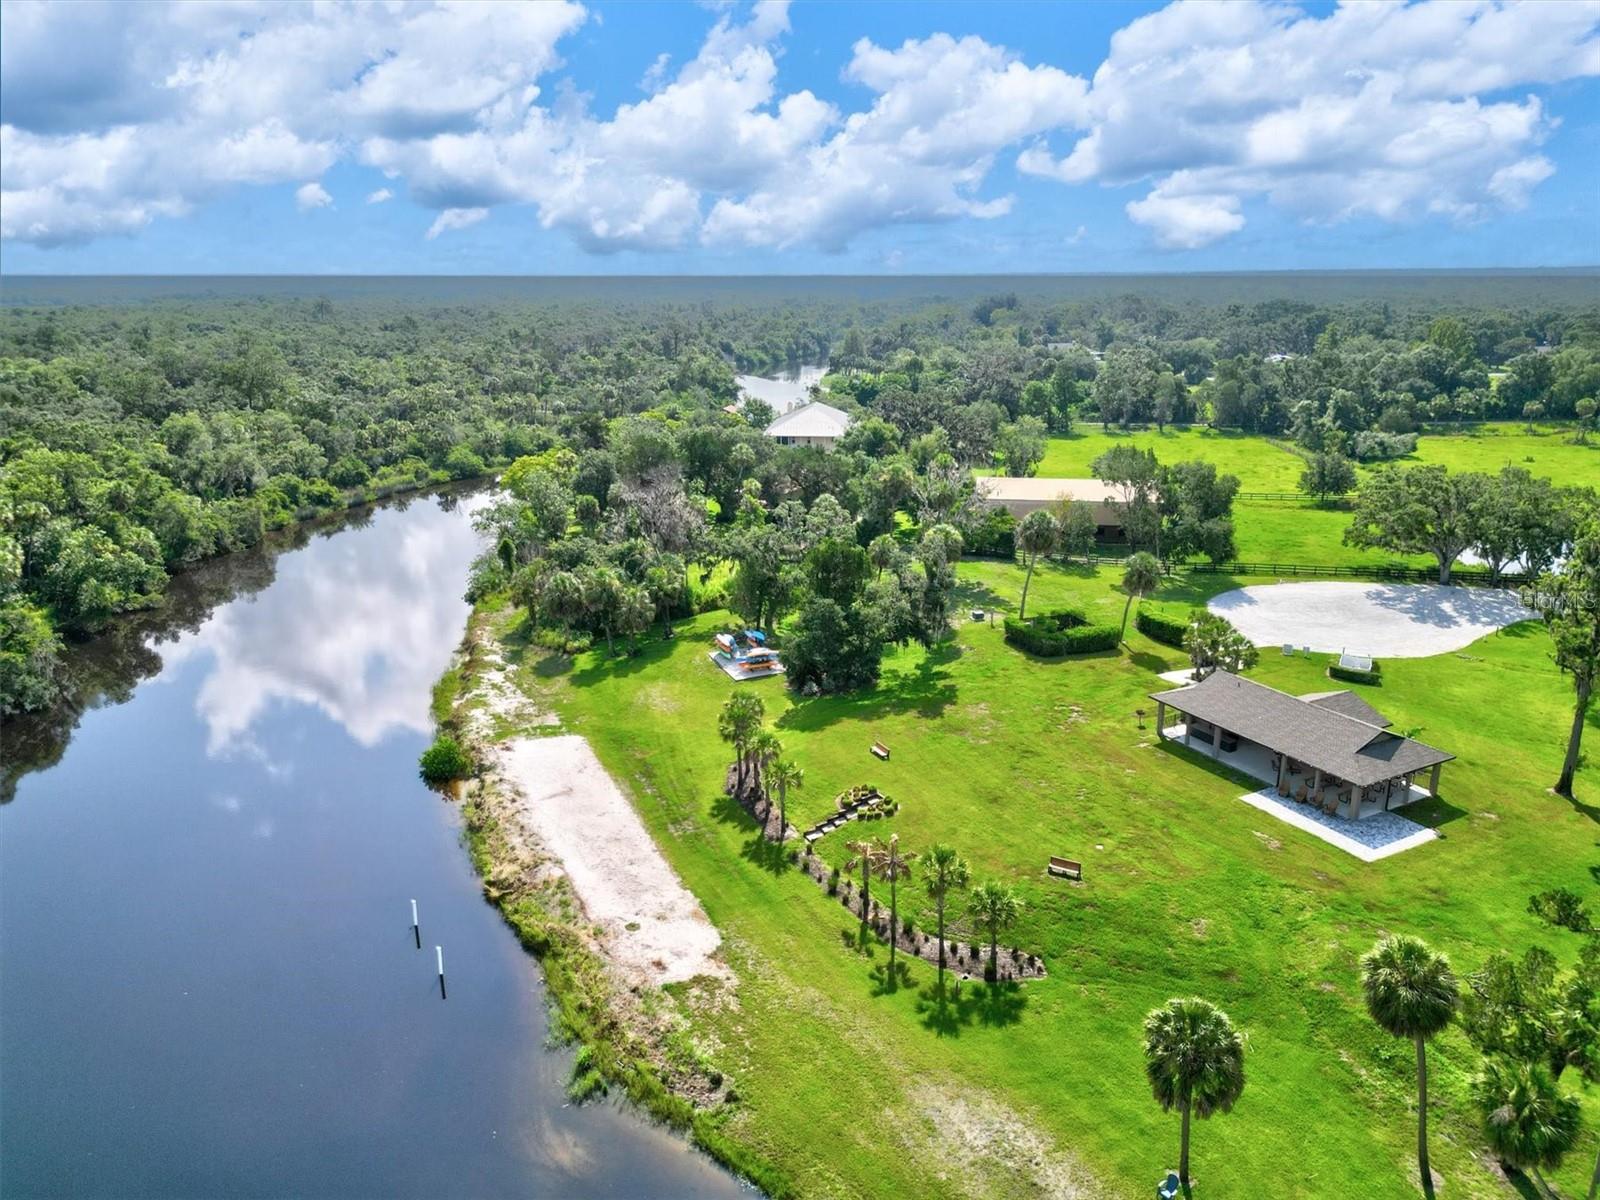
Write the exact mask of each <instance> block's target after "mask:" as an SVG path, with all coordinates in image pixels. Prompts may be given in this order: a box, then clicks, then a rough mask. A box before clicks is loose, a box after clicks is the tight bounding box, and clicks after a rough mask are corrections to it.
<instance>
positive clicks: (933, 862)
mask: <svg viewBox="0 0 1600 1200" xmlns="http://www.w3.org/2000/svg"><path fill="white" fill-rule="evenodd" d="M971 881H972V870H971V868H969V867H968V866H967V860H966V859H964V858H962V857H961V855H959V854H957V853H956V852H955V848H954V847H952V846H946V845H944V844H943V843H942V842H941V843H939V844H938V845H935V846H931V847H929V849H928V852H927V853H926V854H924V855H923V856H922V886H923V887H924V888H926V889H927V892H928V898H929V899H930V900H932V901H933V908H934V912H935V913H936V914H937V915H938V920H939V992H940V994H941V995H942V994H943V993H944V906H945V901H946V900H948V899H949V897H950V893H951V892H964V891H966V890H967V884H968V883H970V882H971Z"/></svg>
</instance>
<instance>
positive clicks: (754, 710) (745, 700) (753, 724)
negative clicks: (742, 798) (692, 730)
mask: <svg viewBox="0 0 1600 1200" xmlns="http://www.w3.org/2000/svg"><path fill="white" fill-rule="evenodd" d="M766 715H767V708H766V705H764V704H762V703H761V698H760V697H759V696H757V695H755V694H753V693H751V692H735V693H734V694H733V695H731V696H729V697H728V699H727V700H726V701H725V702H724V703H723V705H722V711H720V712H719V713H718V714H717V736H718V737H720V738H721V739H722V740H723V741H725V742H728V743H730V744H731V745H732V746H733V752H734V756H735V761H736V762H738V764H739V789H740V791H743V790H744V768H745V752H746V747H748V746H749V744H750V739H751V738H752V737H754V736H755V733H756V730H758V729H760V728H761V722H762V721H763V720H764V719H765V718H766Z"/></svg>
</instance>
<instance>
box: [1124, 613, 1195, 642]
mask: <svg viewBox="0 0 1600 1200" xmlns="http://www.w3.org/2000/svg"><path fill="white" fill-rule="evenodd" d="M1133 624H1134V627H1135V628H1136V629H1138V631H1139V632H1140V633H1142V634H1144V635H1145V637H1147V638H1149V639H1150V640H1152V641H1156V642H1160V643H1161V644H1162V645H1164V646H1176V647H1177V648H1178V649H1179V650H1182V649H1183V635H1184V634H1185V633H1186V632H1187V631H1188V629H1189V618H1188V617H1187V616H1185V617H1181V618H1180V617H1174V616H1172V615H1170V614H1169V613H1164V612H1161V611H1160V610H1159V609H1149V608H1140V609H1139V612H1138V614H1137V615H1136V616H1135V617H1134V618H1133Z"/></svg>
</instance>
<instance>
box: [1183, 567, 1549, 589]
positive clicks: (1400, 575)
mask: <svg viewBox="0 0 1600 1200" xmlns="http://www.w3.org/2000/svg"><path fill="white" fill-rule="evenodd" d="M1175 569H1176V570H1178V571H1187V572H1189V573H1190V574H1192V575H1310V576H1315V577H1320V578H1330V577H1341V576H1342V577H1344V578H1352V577H1353V578H1357V579H1380V580H1399V581H1403V582H1409V583H1437V582H1438V581H1439V571H1438V568H1437V567H1373V566H1366V567H1359V566H1325V565H1319V564H1315V563H1251V562H1225V563H1179V564H1177V565H1176V567H1175ZM1450 582H1451V583H1459V584H1464V585H1466V586H1468V587H1501V588H1512V587H1521V586H1522V585H1523V584H1525V583H1532V582H1533V580H1532V577H1531V576H1528V575H1525V574H1521V573H1516V572H1511V571H1506V572H1502V573H1501V575H1500V577H1499V578H1498V579H1497V578H1495V576H1494V574H1493V573H1492V572H1490V571H1485V570H1480V569H1477V568H1473V567H1466V568H1457V569H1455V570H1453V571H1452V572H1451V573H1450Z"/></svg>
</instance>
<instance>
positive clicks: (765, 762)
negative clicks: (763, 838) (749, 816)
mask: <svg viewBox="0 0 1600 1200" xmlns="http://www.w3.org/2000/svg"><path fill="white" fill-rule="evenodd" d="M746 752H747V753H748V754H749V756H750V765H751V766H753V767H755V769H756V791H758V792H759V793H760V794H761V799H762V800H764V801H765V802H766V806H767V807H766V811H767V813H768V814H770V813H771V812H772V797H771V795H769V794H768V792H767V785H768V783H769V782H770V780H769V778H768V776H767V768H769V767H770V766H771V765H772V764H773V763H775V762H777V761H778V757H779V755H781V754H782V753H783V743H782V742H780V741H779V740H778V735H777V734H775V733H773V732H772V730H770V729H757V730H756V731H755V733H753V734H751V735H750V742H749V746H748V748H747V751H746ZM764 827H765V823H764V822H763V828H764Z"/></svg>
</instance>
